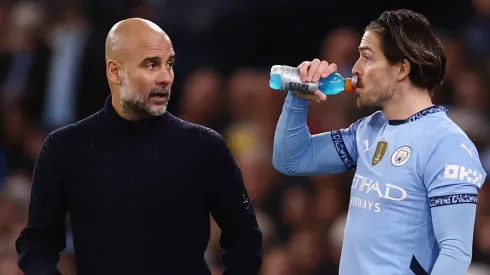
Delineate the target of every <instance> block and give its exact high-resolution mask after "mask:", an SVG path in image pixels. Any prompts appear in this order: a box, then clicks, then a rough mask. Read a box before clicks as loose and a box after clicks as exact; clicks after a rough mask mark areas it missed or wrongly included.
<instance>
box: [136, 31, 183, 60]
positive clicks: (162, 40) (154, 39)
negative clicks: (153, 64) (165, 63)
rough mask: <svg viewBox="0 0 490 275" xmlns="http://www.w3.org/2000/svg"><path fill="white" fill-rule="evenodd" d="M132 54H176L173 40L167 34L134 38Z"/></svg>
mask: <svg viewBox="0 0 490 275" xmlns="http://www.w3.org/2000/svg"><path fill="white" fill-rule="evenodd" d="M130 53H131V54H134V55H137V56H147V55H156V54H158V55H159V56H163V55H165V56H169V55H172V54H174V49H173V46H172V42H171V41H170V39H169V38H168V36H166V35H156V36H155V35H150V36H145V37H140V38H139V39H134V40H133V43H132V47H131V51H130Z"/></svg>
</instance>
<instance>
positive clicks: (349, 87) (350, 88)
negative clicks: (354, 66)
mask: <svg viewBox="0 0 490 275" xmlns="http://www.w3.org/2000/svg"><path fill="white" fill-rule="evenodd" d="M356 85H357V75H354V76H353V77H352V78H346V79H345V90H344V91H345V92H348V93H350V92H354V91H355V90H356Z"/></svg>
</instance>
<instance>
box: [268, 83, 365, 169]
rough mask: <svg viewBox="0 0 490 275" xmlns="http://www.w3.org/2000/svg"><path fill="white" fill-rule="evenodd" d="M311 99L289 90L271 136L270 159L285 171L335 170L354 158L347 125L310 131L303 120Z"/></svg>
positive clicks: (354, 147) (352, 136)
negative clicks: (313, 132)
mask: <svg viewBox="0 0 490 275" xmlns="http://www.w3.org/2000/svg"><path fill="white" fill-rule="evenodd" d="M309 104H310V102H309V101H308V100H306V99H302V98H299V97H297V96H296V95H295V94H294V93H292V92H289V93H288V95H287V97H286V100H285V102H284V106H283V109H282V113H281V116H280V117H279V121H278V123H277V127H276V132H275V136H274V148H273V159H272V163H273V165H274V168H275V169H276V170H278V171H279V172H281V173H283V174H286V175H295V176H299V175H314V174H334V173H341V172H345V171H348V170H352V169H354V168H355V166H356V162H357V155H358V154H357V145H356V131H357V127H358V126H359V123H360V121H357V122H356V123H354V124H352V125H351V126H350V127H349V128H347V129H342V130H339V131H332V132H325V133H321V134H317V135H311V134H310V131H309V129H308V125H307V123H306V120H307V115H308V108H309Z"/></svg>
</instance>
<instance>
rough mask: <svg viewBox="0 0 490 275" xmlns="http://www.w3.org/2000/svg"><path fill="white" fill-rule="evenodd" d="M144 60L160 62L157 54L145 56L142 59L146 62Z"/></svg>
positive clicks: (144, 61)
mask: <svg viewBox="0 0 490 275" xmlns="http://www.w3.org/2000/svg"><path fill="white" fill-rule="evenodd" d="M146 62H160V57H158V56H149V57H146V58H145V59H143V63H146Z"/></svg>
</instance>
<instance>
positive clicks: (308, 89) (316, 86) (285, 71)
mask: <svg viewBox="0 0 490 275" xmlns="http://www.w3.org/2000/svg"><path fill="white" fill-rule="evenodd" d="M356 84H357V76H353V77H352V78H344V77H343V76H342V75H340V74H338V73H333V74H331V75H329V76H328V77H326V78H320V81H319V82H318V83H303V82H301V80H300V77H299V69H298V68H294V67H290V66H282V65H274V66H272V68H271V72H270V81H269V86H270V87H271V88H272V89H274V90H277V91H284V92H287V91H299V92H304V93H307V94H313V93H314V92H315V91H316V90H320V91H321V92H322V93H324V94H325V95H336V94H338V93H341V92H344V91H345V92H352V91H354V90H355V86H356Z"/></svg>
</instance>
